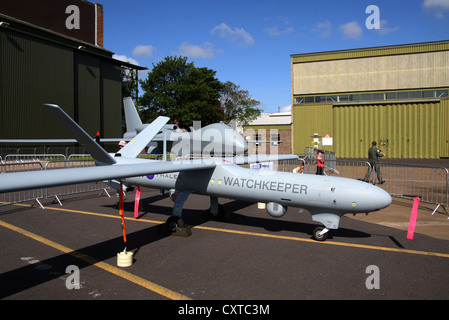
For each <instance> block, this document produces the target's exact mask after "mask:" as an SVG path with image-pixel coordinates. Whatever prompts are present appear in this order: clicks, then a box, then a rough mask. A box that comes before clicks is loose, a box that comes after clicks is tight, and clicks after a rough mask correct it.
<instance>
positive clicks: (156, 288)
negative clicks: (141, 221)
mask: <svg viewBox="0 0 449 320" xmlns="http://www.w3.org/2000/svg"><path fill="white" fill-rule="evenodd" d="M0 225H1V226H3V227H5V228H7V229H10V230H12V231H15V232H17V233H20V234H22V235H24V236H26V237H28V238H31V239H33V240H36V241H38V242H40V243H43V244H45V245H47V246H50V247H52V248H55V249H57V250H59V251H62V252H64V253H67V254H70V255H72V256H74V257H75V258H78V259H80V260H83V261H85V262H87V263H89V264H91V265H93V266H96V267H98V268H100V269H103V270H105V271H107V272H110V273H112V274H115V275H116V276H119V277H121V278H123V279H125V280H128V281H131V282H133V283H135V284H137V285H139V286H141V287H144V288H146V289H148V290H150V291H153V292H156V293H158V294H160V295H162V296H164V297H166V298H169V299H172V300H191V299H190V298H189V297H187V296H184V295H182V294H179V293H177V292H174V291H172V290H170V289H167V288H164V287H162V286H160V285H158V284H156V283H153V282H151V281H148V280H146V279H143V278H141V277H138V276H136V275H133V274H132V273H129V272H127V271H124V270H122V269H119V268H116V267H114V266H111V265H110V264H108V263H105V262H102V261H99V260H97V259H95V258H93V257H91V256H88V255H86V254H84V253H81V252H79V251H75V250H73V249H70V248H68V247H66V246H63V245H61V244H59V243H56V242H54V241H51V240H49V239H46V238H44V237H41V236H39V235H37V234H35V233H32V232H30V231H27V230H25V229H22V228H19V227H16V226H14V225H12V224H9V223H7V222H4V221H1V220H0Z"/></svg>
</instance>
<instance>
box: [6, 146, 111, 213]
mask: <svg viewBox="0 0 449 320" xmlns="http://www.w3.org/2000/svg"><path fill="white" fill-rule="evenodd" d="M46 156H47V157H46V158H45V160H44V157H42V158H43V159H42V160H40V161H30V162H27V161H25V160H26V158H24V159H25V160H21V159H20V160H17V158H16V159H14V160H12V161H4V162H3V163H1V164H0V174H3V173H8V172H21V171H36V170H58V169H62V168H80V167H92V166H94V165H95V163H94V161H93V160H82V159H81V160H52V159H61V158H60V157H61V155H46ZM7 157H8V156H7ZM9 158H10V159H11V158H12V157H9ZM30 158H31V157H30ZM31 159H34V158H31ZM62 159H65V156H62ZM16 160H17V161H16ZM109 188H110V187H109V186H108V185H107V184H106V183H104V182H103V181H98V182H88V183H81V184H72V185H66V186H59V187H51V188H40V189H32V190H25V191H17V192H6V193H0V206H3V205H9V204H14V203H20V202H27V201H34V203H38V204H39V205H40V206H41V207H42V208H44V207H43V205H42V204H41V201H40V200H42V199H47V198H54V199H55V200H56V201H57V202H58V203H59V204H61V201H60V199H59V196H62V195H72V194H78V193H85V192H91V191H104V192H105V193H106V195H108V196H109V194H108V192H107V190H108V189H109ZM34 203H33V204H34Z"/></svg>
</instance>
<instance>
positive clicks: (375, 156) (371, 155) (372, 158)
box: [363, 141, 385, 184]
mask: <svg viewBox="0 0 449 320" xmlns="http://www.w3.org/2000/svg"><path fill="white" fill-rule="evenodd" d="M376 146H377V142H376V141H373V142H372V146H371V148H369V150H368V162H369V164H370V165H371V166H370V167H368V171H367V172H366V174H365V179H363V181H365V182H369V179H370V176H371V172H372V171H373V169H374V170H375V171H376V173H377V179H378V180H379V183H380V184H383V183H385V180H382V173H381V172H380V163H379V158H381V157H383V156H385V154H382V150H379V149H377V147H376Z"/></svg>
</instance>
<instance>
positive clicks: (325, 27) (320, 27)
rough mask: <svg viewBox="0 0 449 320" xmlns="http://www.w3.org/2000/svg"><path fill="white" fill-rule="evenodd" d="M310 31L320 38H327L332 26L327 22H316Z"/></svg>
mask: <svg viewBox="0 0 449 320" xmlns="http://www.w3.org/2000/svg"><path fill="white" fill-rule="evenodd" d="M311 31H312V32H313V33H316V34H318V36H320V37H321V38H329V37H330V36H331V33H332V24H331V23H330V22H329V21H325V22H318V23H317V24H316V26H315V27H314V28H313V29H312V30H311Z"/></svg>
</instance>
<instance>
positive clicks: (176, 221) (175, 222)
mask: <svg viewBox="0 0 449 320" xmlns="http://www.w3.org/2000/svg"><path fill="white" fill-rule="evenodd" d="M165 223H166V224H167V226H168V227H169V228H170V229H175V228H183V227H184V220H182V218H181V217H178V216H170V217H169V218H168V219H167V221H166V222H165Z"/></svg>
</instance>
